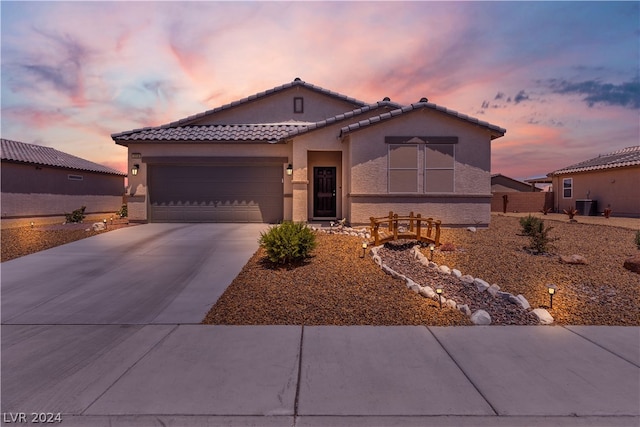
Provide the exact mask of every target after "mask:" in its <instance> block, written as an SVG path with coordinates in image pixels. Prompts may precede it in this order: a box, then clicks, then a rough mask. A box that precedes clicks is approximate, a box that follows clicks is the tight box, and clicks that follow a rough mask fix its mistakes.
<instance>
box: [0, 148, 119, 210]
mask: <svg viewBox="0 0 640 427" xmlns="http://www.w3.org/2000/svg"><path fill="white" fill-rule="evenodd" d="M1 143H2V145H1V147H2V150H1V151H2V152H1V154H2V168H1V172H2V182H1V187H2V218H16V217H37V216H58V215H64V214H65V213H70V212H72V211H73V210H75V209H78V208H80V207H81V206H86V207H87V209H86V212H87V213H98V212H100V213H102V212H111V213H113V212H116V211H118V210H119V209H120V208H121V207H122V197H123V195H124V178H125V176H126V174H124V173H122V172H118V171H116V170H114V169H111V168H108V167H106V166H102V165H99V164H97V163H93V162H90V161H88V160H84V159H81V158H79V157H76V156H72V155H70V154H67V153H63V152H61V151H58V150H55V149H53V148H51V147H43V146H40V145H34V144H25V143H23V142H17V141H11V140H8V139H2V140H1Z"/></svg>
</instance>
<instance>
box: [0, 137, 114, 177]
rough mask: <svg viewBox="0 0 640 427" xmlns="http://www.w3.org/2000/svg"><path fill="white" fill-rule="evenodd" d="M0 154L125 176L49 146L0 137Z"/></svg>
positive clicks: (16, 159) (13, 159)
mask: <svg viewBox="0 0 640 427" xmlns="http://www.w3.org/2000/svg"><path fill="white" fill-rule="evenodd" d="M0 142H1V144H0V147H1V148H0V155H1V157H2V160H6V161H9V162H17V163H30V164H35V165H43V166H53V167H57V168H65V169H75V170H82V171H88V172H99V173H105V174H110V175H120V176H126V174H125V173H122V172H120V171H117V170H115V169H111V168H109V167H106V166H103V165H100V164H98V163H93V162H90V161H89V160H85V159H81V158H80V157H76V156H72V155H71V154H67V153H63V152H62V151H58V150H56V149H54V148H51V147H44V146H42V145H35V144H26V143H24V142H18V141H11V140H9V139H0Z"/></svg>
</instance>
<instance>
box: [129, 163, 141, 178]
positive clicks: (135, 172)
mask: <svg viewBox="0 0 640 427" xmlns="http://www.w3.org/2000/svg"><path fill="white" fill-rule="evenodd" d="M139 169H140V165H139V164H137V163H136V164H135V165H133V167H132V168H131V175H133V176H136V175H138V170H139Z"/></svg>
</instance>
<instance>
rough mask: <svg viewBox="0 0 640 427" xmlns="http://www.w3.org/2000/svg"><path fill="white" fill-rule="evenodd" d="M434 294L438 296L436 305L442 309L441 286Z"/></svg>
mask: <svg viewBox="0 0 640 427" xmlns="http://www.w3.org/2000/svg"><path fill="white" fill-rule="evenodd" d="M436 294H438V303H439V304H440V308H442V286H438V287H437V288H436Z"/></svg>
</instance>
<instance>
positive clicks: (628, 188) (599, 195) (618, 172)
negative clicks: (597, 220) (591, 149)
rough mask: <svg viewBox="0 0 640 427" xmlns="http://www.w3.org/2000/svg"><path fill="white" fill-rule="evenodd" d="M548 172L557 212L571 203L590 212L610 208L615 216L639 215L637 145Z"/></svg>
mask: <svg viewBox="0 0 640 427" xmlns="http://www.w3.org/2000/svg"><path fill="white" fill-rule="evenodd" d="M549 176H550V177H551V178H552V180H553V189H554V194H555V205H556V207H557V209H558V210H559V212H562V211H563V209H569V208H571V207H573V208H576V209H578V210H581V209H582V208H583V207H585V209H586V211H587V212H589V210H590V209H589V207H591V209H593V211H592V213H593V214H599V213H602V212H603V211H604V209H605V208H611V209H612V210H613V214H612V215H615V216H625V217H635V218H637V217H640V146H634V147H627V148H624V149H622V150H617V151H614V152H612V153H609V154H604V155H601V156H598V157H596V158H594V159H590V160H586V161H584V162H580V163H576V164H575V165H571V166H568V167H566V168H562V169H558V170H556V171H554V172H552V173H550V174H549ZM582 213H584V212H582Z"/></svg>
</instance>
